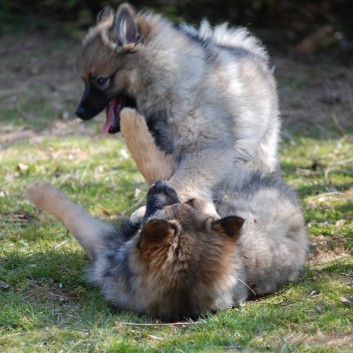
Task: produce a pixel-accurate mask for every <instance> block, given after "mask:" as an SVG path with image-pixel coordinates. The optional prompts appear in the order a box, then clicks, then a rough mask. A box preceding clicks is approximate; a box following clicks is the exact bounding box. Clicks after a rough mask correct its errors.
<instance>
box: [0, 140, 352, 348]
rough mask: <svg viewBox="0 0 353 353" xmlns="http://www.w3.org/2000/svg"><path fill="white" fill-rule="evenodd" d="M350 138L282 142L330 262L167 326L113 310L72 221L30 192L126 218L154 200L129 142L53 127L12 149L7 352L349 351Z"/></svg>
mask: <svg viewBox="0 0 353 353" xmlns="http://www.w3.org/2000/svg"><path fill="white" fill-rule="evenodd" d="M349 136H350V137H352V136H351V135H347V137H346V139H344V140H342V138H340V137H337V138H336V139H331V140H318V139H313V138H310V137H296V138H295V139H294V141H293V142H292V143H291V144H288V145H286V144H283V145H282V149H281V155H282V162H283V171H284V175H285V177H286V179H287V180H288V182H289V183H290V184H291V185H292V186H293V187H294V188H295V189H296V190H297V191H298V193H299V195H300V197H301V199H302V200H303V205H304V207H305V215H306V218H307V220H308V226H309V230H310V232H311V234H312V236H313V240H314V241H315V239H316V238H318V239H320V240H321V242H323V243H325V241H324V240H325V239H326V243H327V244H326V243H325V244H324V245H322V244H321V245H320V244H318V247H319V250H318V251H320V253H322V254H325V253H327V254H328V255H330V256H329V257H328V259H325V261H324V260H322V261H319V262H315V263H313V264H311V265H310V266H308V269H307V271H306V273H305V274H304V276H303V279H302V280H301V281H300V282H299V283H296V284H293V285H292V286H289V287H287V288H284V289H283V290H282V291H280V292H279V293H278V294H275V295H272V296H269V297H266V298H263V299H261V300H259V301H256V302H251V303H248V304H247V305H245V306H242V307H239V308H235V309H230V310H225V311H222V312H219V313H216V314H213V315H209V316H207V317H205V318H202V319H200V320H199V321H197V322H195V323H192V322H190V323H185V324H183V325H158V324H157V323H156V322H154V321H151V320H149V318H148V317H138V316H136V315H135V314H133V313H131V312H119V311H116V310H115V309H113V308H112V307H111V306H110V305H109V304H107V303H106V302H105V300H104V299H103V298H102V297H101V295H100V294H99V292H98V290H97V289H96V288H93V287H92V286H91V285H89V284H87V283H86V272H85V268H86V266H87V264H88V260H87V258H86V256H85V255H84V253H83V251H82V250H81V249H80V248H79V246H78V245H77V244H76V243H75V241H74V240H73V239H72V238H71V237H70V235H69V234H67V232H66V230H65V229H64V228H63V227H62V226H61V224H59V223H58V222H57V221H55V220H54V219H53V218H52V217H50V216H49V215H47V214H43V213H42V212H40V211H39V210H37V209H35V208H34V207H32V206H31V205H30V204H29V203H28V202H27V201H26V200H25V197H24V190H25V188H26V186H27V185H29V184H30V183H33V182H35V181H38V180H49V181H50V182H52V183H53V184H54V185H56V186H57V187H59V188H60V189H62V190H63V191H65V192H66V193H67V194H68V195H69V196H70V197H72V198H73V199H74V200H75V201H77V202H80V203H81V204H82V205H83V206H84V207H85V208H86V209H87V210H89V211H90V212H91V213H93V214H94V215H96V216H98V217H102V218H104V219H106V220H108V221H112V222H114V221H117V220H119V219H121V218H123V217H125V216H127V215H128V214H129V213H130V212H131V211H133V210H134V209H135V208H137V207H138V206H139V205H141V204H143V202H144V195H145V191H146V186H145V185H144V183H143V180H142V178H141V176H140V175H139V174H138V172H137V170H136V168H135V165H134V163H133V162H132V161H131V160H130V159H129V158H128V157H127V152H126V149H125V147H124V145H123V143H122V141H120V140H118V139H117V138H115V137H113V138H98V137H94V138H92V137H84V136H71V137H62V138H56V137H50V136H48V137H37V138H36V139H34V140H29V141H20V142H15V143H13V144H12V145H11V146H10V147H6V148H4V149H3V150H1V151H0V158H1V170H0V185H1V187H0V190H1V197H0V207H1V210H2V214H1V218H0V222H1V230H0V239H1V240H0V241H1V247H0V280H1V281H3V282H4V283H6V284H8V285H9V286H10V287H9V288H7V289H5V288H1V289H0V332H1V335H0V349H1V350H2V351H4V352H18V351H23V352H137V351H138V352H224V351H243V350H246V351H249V352H255V351H256V352H267V351H278V352H293V351H296V352H307V351H315V352H320V351H321V352H327V351H332V352H342V351H347V352H348V351H349V350H350V348H349V344H348V343H347V342H352V334H351V331H352V317H353V316H352V314H353V309H352V306H353V304H346V303H344V302H343V301H342V298H350V297H351V296H352V281H353V260H352V239H353V232H352V219H353V204H352V198H351V197H350V198H349V197H348V196H346V194H345V192H347V190H349V189H350V188H352V187H353V175H352V173H347V171H349V170H352V168H351V167H352V162H350V163H351V164H350V165H346V164H344V163H343V164H342V163H339V161H345V160H350V159H352V157H353V149H352V143H350V142H349V140H348V137H349ZM337 146H339V148H338V147H337ZM317 158H320V163H319V167H317V168H316V170H315V171H313V170H312V169H311V165H312V161H313V159H317ZM330 166H333V167H334V168H333V170H332V172H331V173H329V174H328V176H326V177H325V171H327V168H331V167H330ZM333 188H335V190H336V192H334V193H332V192H331V191H330V190H333ZM347 195H348V194H347ZM342 220H344V222H339V221H342ZM337 222H338V223H337ZM320 246H321V248H320ZM345 336H346V339H345V340H343V337H345ZM347 337H348V338H347ZM340 338H342V339H341V341H340Z"/></svg>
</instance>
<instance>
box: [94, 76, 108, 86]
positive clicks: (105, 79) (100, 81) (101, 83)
mask: <svg viewBox="0 0 353 353" xmlns="http://www.w3.org/2000/svg"><path fill="white" fill-rule="evenodd" d="M107 81H108V77H97V79H96V82H97V83H98V84H99V85H100V86H103V85H104V84H105V83H106V82H107Z"/></svg>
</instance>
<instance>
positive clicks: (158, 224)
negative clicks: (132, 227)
mask: <svg viewBox="0 0 353 353" xmlns="http://www.w3.org/2000/svg"><path fill="white" fill-rule="evenodd" d="M173 232H174V227H172V226H171V225H170V224H169V223H168V222H167V221H164V220H163V219H157V218H152V219H150V220H149V221H148V222H147V223H146V225H145V226H144V227H143V229H142V231H141V238H143V239H146V240H147V241H151V242H152V241H153V242H158V241H161V240H163V239H165V238H166V237H168V236H171V235H172V234H173Z"/></svg>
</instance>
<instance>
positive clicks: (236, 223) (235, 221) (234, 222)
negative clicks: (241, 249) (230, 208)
mask: <svg viewBox="0 0 353 353" xmlns="http://www.w3.org/2000/svg"><path fill="white" fill-rule="evenodd" d="M244 221H245V219H244V218H241V217H238V216H228V217H225V218H221V219H219V220H217V221H214V222H212V225H211V228H212V229H213V230H214V231H215V232H217V233H219V234H222V235H227V236H229V237H234V238H238V237H239V235H240V230H241V228H242V226H243V224H244Z"/></svg>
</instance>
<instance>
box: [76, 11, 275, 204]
mask: <svg viewBox="0 0 353 353" xmlns="http://www.w3.org/2000/svg"><path fill="white" fill-rule="evenodd" d="M97 21H98V23H97V25H96V26H95V27H93V28H91V29H90V31H89V32H88V34H87V36H86V38H85V40H84V43H83V47H82V50H81V52H80V54H79V57H78V68H79V71H80V73H81V76H82V78H83V80H84V83H85V91H84V94H83V96H82V99H81V102H80V104H79V106H78V108H77V111H76V114H77V115H78V116H79V117H80V118H82V119H84V120H88V119H91V118H93V117H94V116H95V115H97V114H98V113H100V112H101V111H102V110H103V109H104V108H105V109H106V116H107V118H106V122H105V124H104V126H103V128H102V130H103V132H105V133H114V132H117V131H119V130H120V112H121V111H122V109H123V108H124V107H133V108H136V110H137V111H138V112H139V113H140V114H141V115H142V116H143V117H144V118H145V119H146V122H147V125H148V128H149V130H150V131H151V133H152V135H153V137H154V139H155V141H156V143H157V145H158V147H159V148H160V149H161V150H162V151H163V152H165V153H166V154H167V155H169V156H170V158H172V159H173V161H174V163H175V164H176V170H175V172H174V174H173V176H172V177H171V179H170V180H169V182H170V186H171V187H173V188H174V189H175V190H176V192H177V193H178V195H179V196H180V198H181V200H182V201H186V200H188V199H191V198H204V199H207V200H212V198H213V190H214V189H215V188H217V187H218V186H220V185H222V184H224V183H229V182H231V183H232V184H238V185H241V184H242V183H243V182H244V178H245V177H246V176H247V175H248V174H249V170H252V171H260V172H265V173H267V172H274V171H276V170H278V156H277V144H278V131H279V125H280V122H279V113H278V102H277V93H276V84H275V81H274V78H273V74H272V69H271V67H270V66H269V59H268V56H267V53H266V51H265V50H264V48H263V47H262V45H261V44H260V43H259V41H258V40H257V39H256V38H254V37H253V36H251V35H250V34H249V33H248V32H247V31H246V30H245V29H244V28H239V29H231V28H228V27H227V25H226V24H223V25H220V26H217V27H215V28H214V29H212V28H211V27H210V26H209V24H208V22H206V21H203V22H202V24H201V26H200V29H199V30H196V29H194V28H193V27H190V26H187V25H180V26H175V25H173V24H171V23H170V22H168V21H167V20H165V19H163V18H162V17H161V16H159V15H154V14H151V13H139V14H136V13H135V11H134V9H133V8H132V7H131V6H129V5H127V4H122V5H120V6H119V8H118V10H117V12H116V13H114V11H113V10H112V9H111V8H109V7H107V8H104V9H103V10H102V11H101V13H100V14H99V15H98V17H97Z"/></svg>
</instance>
